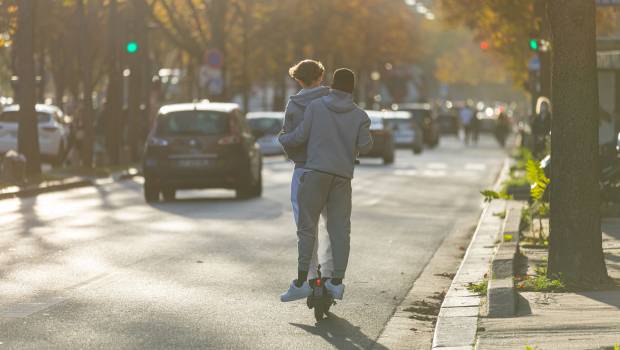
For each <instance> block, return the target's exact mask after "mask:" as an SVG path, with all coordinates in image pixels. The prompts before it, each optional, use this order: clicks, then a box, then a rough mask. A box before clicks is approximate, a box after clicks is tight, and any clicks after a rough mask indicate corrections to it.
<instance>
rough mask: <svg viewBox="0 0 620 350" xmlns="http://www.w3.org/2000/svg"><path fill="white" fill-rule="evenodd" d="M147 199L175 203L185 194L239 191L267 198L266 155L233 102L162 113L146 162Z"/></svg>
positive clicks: (192, 105) (184, 106)
mask: <svg viewBox="0 0 620 350" xmlns="http://www.w3.org/2000/svg"><path fill="white" fill-rule="evenodd" d="M142 165H143V172H144V198H145V199H146V201H147V202H155V201H158V200H159V198H160V194H163V198H164V200H166V201H170V200H174V199H175V195H176V191H177V190H182V189H202V188H227V189H234V190H235V191H236V193H237V197H238V198H251V197H259V196H261V194H262V189H263V182H262V166H263V162H262V156H261V153H260V148H259V146H258V144H257V143H256V142H255V140H254V136H252V132H251V130H250V127H249V126H248V124H247V122H246V119H245V116H244V115H243V113H241V111H240V109H239V106H238V105H237V104H233V103H209V102H199V103H183V104H173V105H167V106H163V107H161V108H160V110H159V112H158V116H157V118H156V120H155V123H154V125H153V128H152V129H151V132H150V134H149V136H148V139H147V143H146V147H145V151H144V157H143V164H142Z"/></svg>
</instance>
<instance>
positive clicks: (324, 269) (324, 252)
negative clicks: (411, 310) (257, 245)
mask: <svg viewBox="0 0 620 350" xmlns="http://www.w3.org/2000/svg"><path fill="white" fill-rule="evenodd" d="M324 73H325V68H324V67H323V64H322V63H321V62H319V61H315V60H308V59H306V60H302V61H300V62H299V63H297V64H296V65H294V66H293V67H291V68H290V69H289V75H290V76H291V78H293V79H295V81H297V83H298V84H299V85H300V86H301V87H302V89H301V91H299V92H298V93H297V94H296V95H293V96H291V97H290V100H289V102H288V104H287V105H286V110H285V111H284V115H285V118H284V125H283V128H282V132H284V133H286V132H291V131H293V130H295V128H296V127H297V126H298V125H299V124H301V122H302V121H303V119H304V112H305V111H306V107H307V106H308V105H309V104H310V102H312V101H314V100H316V99H317V98H320V97H323V96H325V95H327V94H328V93H329V88H328V87H326V86H322V85H321V82H322V81H323V76H324ZM283 147H284V150H285V151H286V154H287V155H288V158H289V159H290V160H292V161H293V162H294V163H295V169H294V171H293V178H292V180H291V204H292V207H293V216H294V218H295V224H297V222H298V219H299V206H298V205H297V192H298V189H299V179H300V178H301V175H302V174H303V173H304V172H305V171H307V170H306V169H305V168H304V166H305V164H306V145H305V144H304V145H300V146H297V147H287V146H283ZM318 264H320V265H321V274H322V276H323V277H328V278H329V277H332V270H333V258H332V252H331V248H330V245H329V241H328V238H327V235H326V234H325V233H324V232H320V234H319V235H318V240H317V242H316V244H315V247H314V253H313V255H312V261H311V263H310V270H309V273H308V279H309V280H310V279H313V278H316V277H318V276H317V273H316V271H317V269H318V266H317V265H318Z"/></svg>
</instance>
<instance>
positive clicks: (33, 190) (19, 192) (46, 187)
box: [0, 168, 139, 200]
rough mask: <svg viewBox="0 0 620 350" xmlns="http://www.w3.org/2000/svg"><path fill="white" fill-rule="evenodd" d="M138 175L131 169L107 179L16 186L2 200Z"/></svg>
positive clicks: (80, 178)
mask: <svg viewBox="0 0 620 350" xmlns="http://www.w3.org/2000/svg"><path fill="white" fill-rule="evenodd" d="M137 175H139V171H138V170H137V169H135V168H131V169H128V170H125V171H122V172H119V173H116V174H112V176H110V177H107V178H99V179H92V178H85V177H71V178H68V179H65V180H58V181H46V182H44V183H42V184H39V185H34V186H25V187H18V186H14V187H9V188H8V189H7V190H5V191H0V200H3V199H11V198H26V197H34V196H37V195H39V194H43V193H49V192H58V191H65V190H70V189H74V188H79V187H89V186H98V185H102V184H106V183H110V182H119V181H123V180H128V179H131V178H133V177H134V176H137Z"/></svg>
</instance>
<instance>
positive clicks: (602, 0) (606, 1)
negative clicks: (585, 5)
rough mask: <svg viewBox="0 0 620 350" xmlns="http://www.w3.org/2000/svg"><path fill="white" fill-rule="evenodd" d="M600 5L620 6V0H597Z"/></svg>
mask: <svg viewBox="0 0 620 350" xmlns="http://www.w3.org/2000/svg"><path fill="white" fill-rule="evenodd" d="M596 4H597V5H598V6H620V0H596Z"/></svg>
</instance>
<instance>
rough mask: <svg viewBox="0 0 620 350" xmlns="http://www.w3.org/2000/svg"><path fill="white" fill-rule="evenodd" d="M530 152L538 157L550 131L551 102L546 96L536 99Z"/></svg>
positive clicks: (540, 155) (541, 153) (544, 147)
mask: <svg viewBox="0 0 620 350" xmlns="http://www.w3.org/2000/svg"><path fill="white" fill-rule="evenodd" d="M531 125H532V136H533V140H532V142H533V145H532V153H533V154H534V156H535V157H537V158H540V157H542V156H543V155H544V153H545V149H546V147H547V136H548V135H549V133H550V132H551V102H550V101H549V99H548V98H546V97H539V98H538V100H537V101H536V111H535V113H534V115H533V118H532V122H531Z"/></svg>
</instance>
